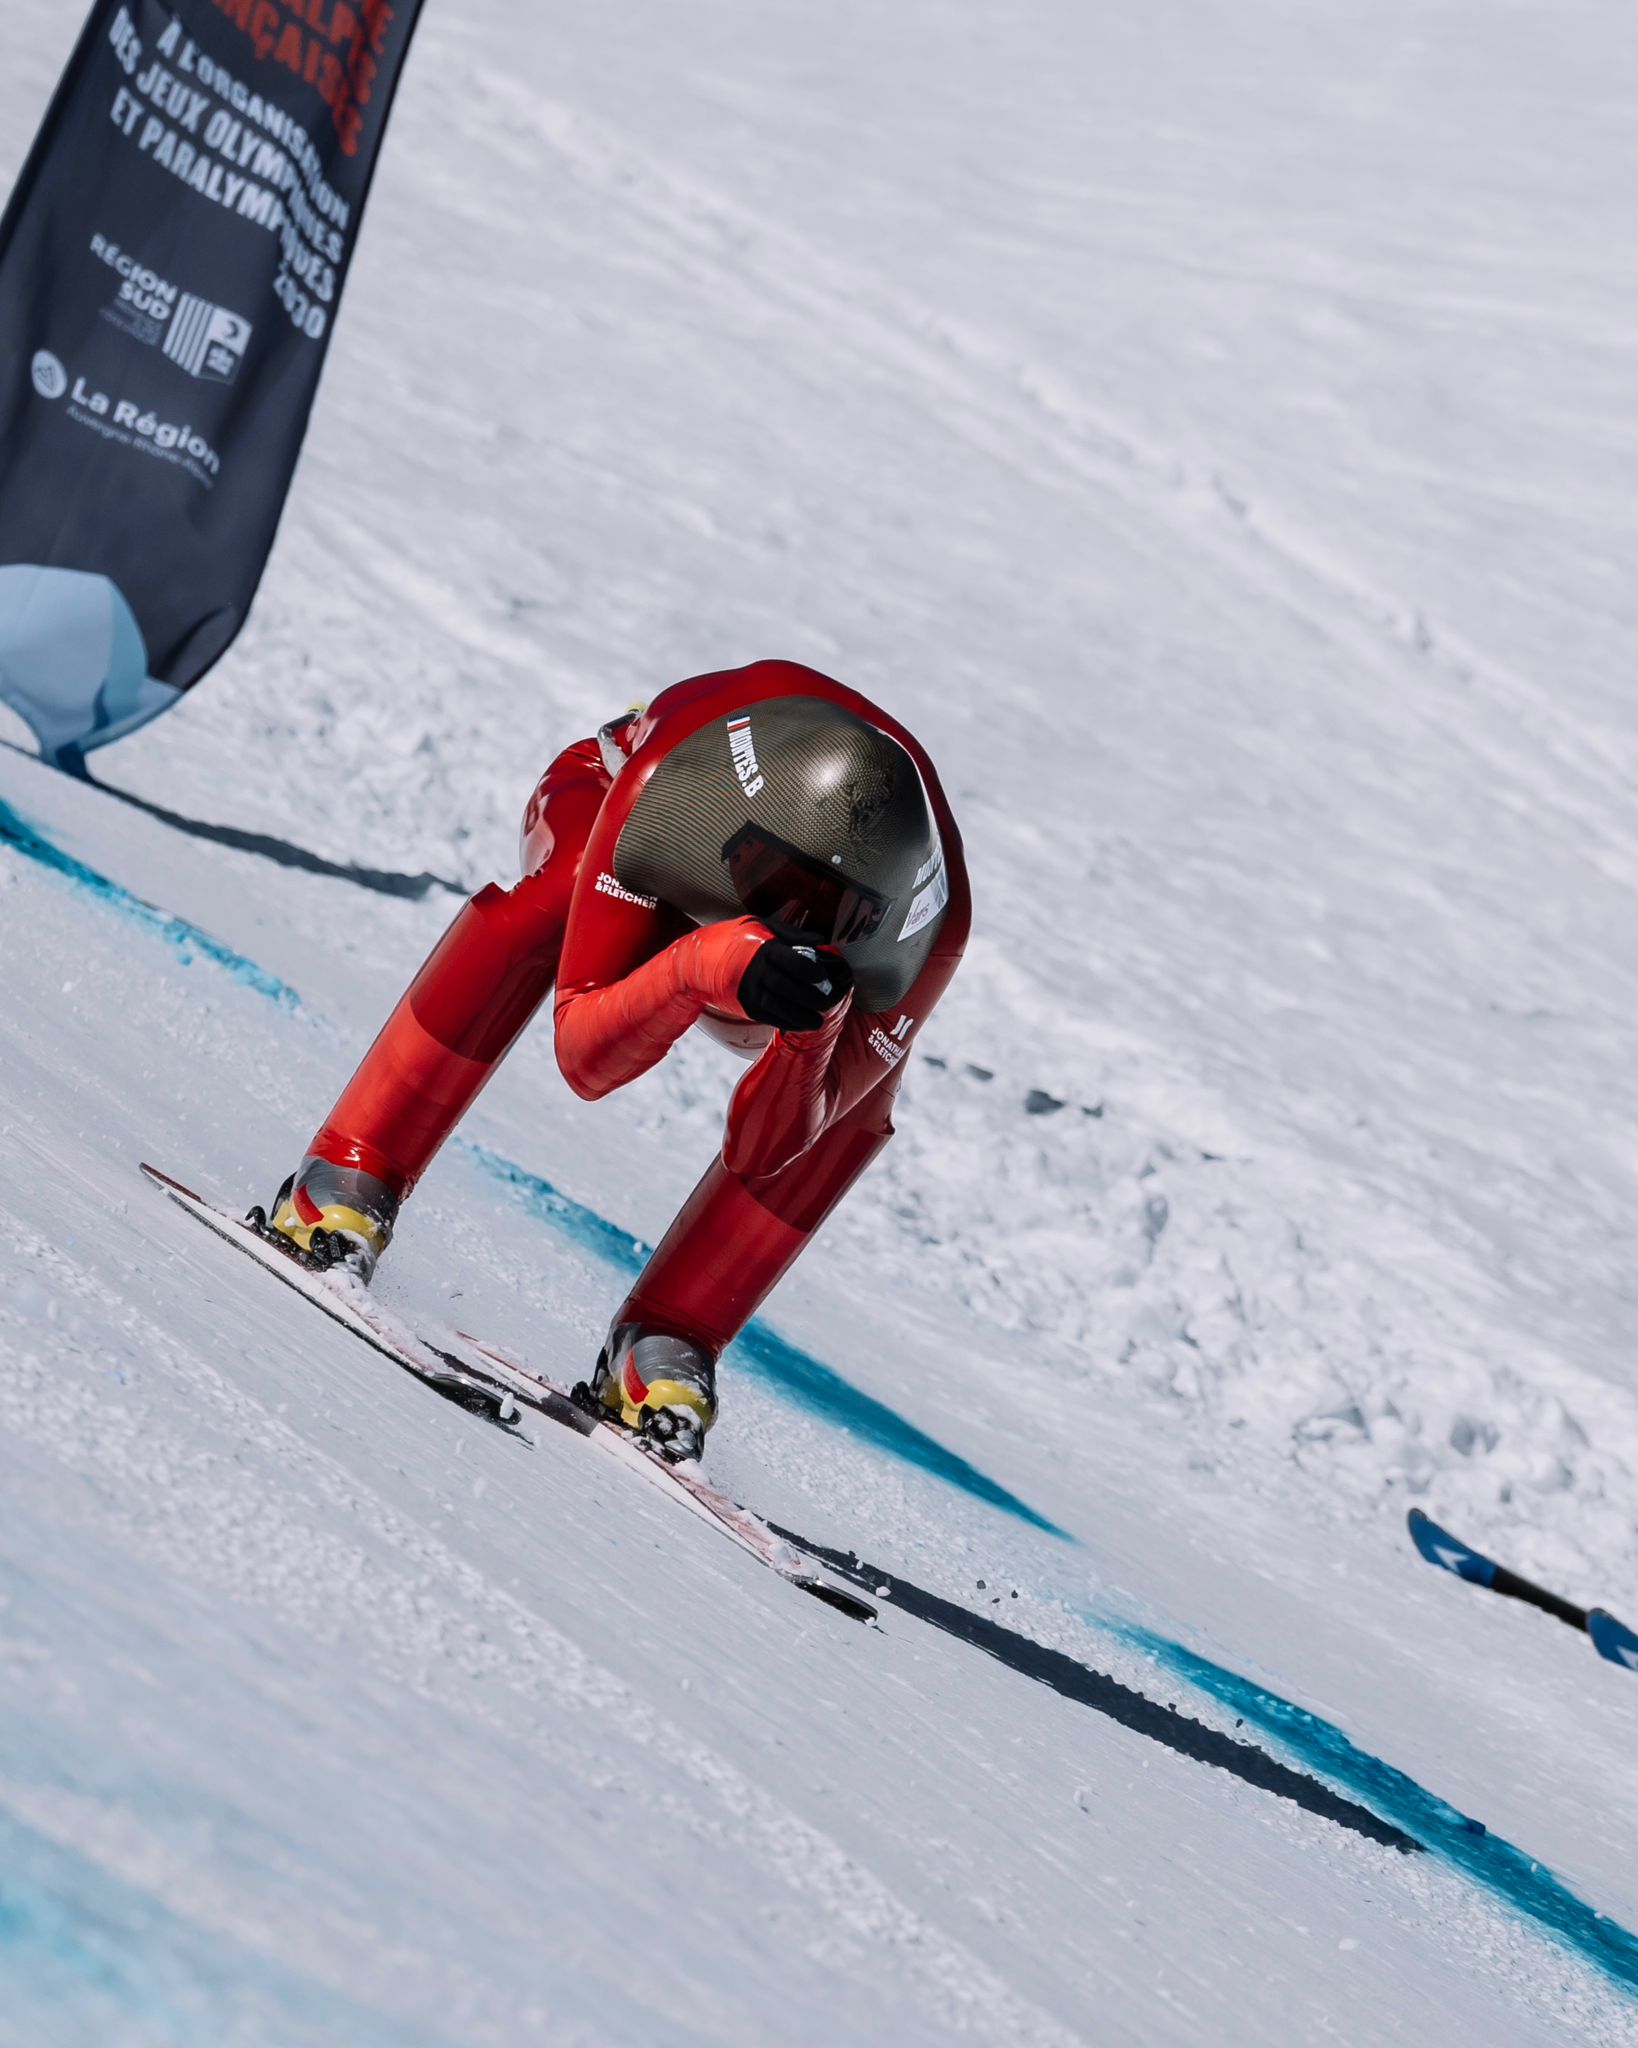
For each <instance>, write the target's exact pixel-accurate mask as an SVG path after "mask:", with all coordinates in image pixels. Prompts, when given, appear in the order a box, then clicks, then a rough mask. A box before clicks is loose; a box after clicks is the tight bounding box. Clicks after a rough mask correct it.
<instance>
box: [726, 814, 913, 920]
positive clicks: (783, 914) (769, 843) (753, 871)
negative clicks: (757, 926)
mask: <svg viewBox="0 0 1638 2048" xmlns="http://www.w3.org/2000/svg"><path fill="white" fill-rule="evenodd" d="M722 859H723V865H724V866H725V867H726V868H727V870H728V876H729V880H730V881H731V882H732V883H733V885H734V894H735V895H736V896H737V897H738V898H739V900H740V902H741V903H743V904H744V906H745V908H746V909H747V910H748V911H749V912H750V914H751V916H752V917H759V918H761V920H762V922H763V923H764V924H768V925H773V926H775V927H783V928H784V929H785V930H786V931H798V932H801V933H803V934H804V935H805V936H806V937H808V938H811V939H813V940H815V941H816V942H817V943H818V944H819V945H821V946H853V945H857V944H858V943H859V942H860V940H862V939H868V938H870V937H871V936H872V935H873V934H874V933H875V932H877V931H879V930H880V929H881V924H882V920H883V919H884V918H885V917H886V915H887V913H888V909H889V907H890V906H889V903H888V899H887V898H886V897H885V896H878V895H877V894H876V892H875V891H874V890H873V889H861V888H860V887H859V886H858V884H857V883H855V882H850V881H849V880H848V879H847V877H846V876H845V875H843V874H842V873H841V871H840V870H839V869H836V868H828V867H826V866H825V864H824V862H823V861H819V860H815V859H814V858H813V856H812V855H811V854H806V853H803V852H802V851H801V850H800V849H799V848H797V847H794V846H787V845H786V843H785V841H784V840H783V839H775V838H774V837H773V835H772V833H769V832H764V831H763V829H762V827H761V826H760V825H746V826H744V827H743V828H742V829H741V830H740V831H738V832H736V833H735V834H734V836H733V838H732V839H730V840H729V842H728V844H727V845H726V846H725V847H724V848H723V849H722Z"/></svg>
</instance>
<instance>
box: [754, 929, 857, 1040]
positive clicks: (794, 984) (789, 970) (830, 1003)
mask: <svg viewBox="0 0 1638 2048" xmlns="http://www.w3.org/2000/svg"><path fill="white" fill-rule="evenodd" d="M852 986H853V969H852V968H851V967H849V966H848V964H847V962H846V961H845V960H844V959H843V958H842V956H841V954H840V953H830V952H823V953H820V952H815V950H814V949H813V947H811V946H790V945H787V944H786V943H785V941H784V940H783V939H769V940H768V941H767V943H766V944H765V945H761V946H758V947H757V949H756V951H755V952H754V953H753V954H752V955H751V964H750V966H749V967H747V968H746V970H745V972H744V973H743V974H742V975H741V976H740V978H739V987H738V989H737V990H736V991H735V993H736V994H737V996H738V998H739V1006H740V1008H741V1009H742V1010H743V1011H744V1012H745V1014H746V1016H747V1017H749V1018H750V1020H751V1022H752V1023H753V1024H771V1025H772V1026H773V1027H774V1029H775V1030H776V1031H817V1030H818V1029H819V1026H820V1025H821V1024H823V1023H824V1021H825V1013H826V1011H828V1010H834V1009H835V1007H836V1005H837V1004H838V1003H839V1002H841V1000H842V999H843V997H844V996H845V995H847V993H848V991H849V990H850V989H851V988H852Z"/></svg>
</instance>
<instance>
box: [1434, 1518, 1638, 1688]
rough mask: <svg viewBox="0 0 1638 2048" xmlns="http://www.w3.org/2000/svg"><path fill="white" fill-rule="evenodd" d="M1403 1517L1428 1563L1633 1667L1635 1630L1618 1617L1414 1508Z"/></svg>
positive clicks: (1636, 1662) (1637, 1661)
mask: <svg viewBox="0 0 1638 2048" xmlns="http://www.w3.org/2000/svg"><path fill="white" fill-rule="evenodd" d="M1406 1520H1407V1522H1408V1524H1409V1527H1410V1533H1411V1541H1412V1542H1413V1543H1414V1544H1415V1545H1416V1547H1417V1549H1418V1550H1419V1551H1420V1552H1421V1553H1422V1555H1423V1556H1424V1557H1425V1558H1426V1559H1427V1561H1428V1563H1429V1564H1433V1565H1437V1566H1438V1567H1439V1569H1440V1570H1441V1571H1446V1572H1451V1573H1453V1574H1454V1575H1455V1576H1456V1577H1457V1578H1458V1579H1466V1580H1467V1582H1468V1584H1469V1585H1473V1586H1486V1587H1488V1588H1489V1590H1490V1591H1491V1592H1492V1593H1500V1594H1502V1595H1503V1596H1504V1597H1505V1598H1506V1599H1509V1600H1522V1601H1523V1602H1524V1604H1525V1605H1526V1606H1527V1607H1539V1608H1540V1609H1541V1611H1542V1613H1543V1614H1551V1615H1553V1616H1554V1617H1555V1618H1556V1619H1557V1620H1559V1621H1562V1622H1564V1623H1565V1624H1566V1625H1567V1626H1568V1627H1570V1628H1574V1629H1579V1630H1581V1632H1582V1633H1583V1634H1584V1635H1587V1636H1590V1637H1591V1638H1592V1643H1593V1647H1594V1649H1596V1650H1597V1652H1598V1654H1599V1655H1600V1656H1601V1657H1607V1658H1608V1659H1609V1661H1610V1662H1611V1663H1612V1664H1620V1665H1624V1666H1625V1667H1626V1669H1627V1670H1629V1671H1638V1635H1635V1634H1634V1633H1633V1631H1632V1630H1631V1629H1630V1628H1628V1627H1627V1626H1626V1624H1625V1623H1624V1622H1620V1621H1617V1620H1616V1618H1615V1616H1614V1615H1613V1614H1610V1613H1607V1612H1606V1611H1605V1610H1604V1609H1603V1608H1602V1607H1593V1608H1586V1607H1577V1606H1576V1605H1575V1603H1574V1601H1572V1600H1565V1599H1563V1598H1562V1597H1561V1596H1560V1595H1559V1594H1557V1593H1552V1592H1549V1591H1548V1589H1547V1588H1546V1587H1545V1586H1538V1585H1537V1584H1536V1583H1535V1581H1534V1580H1533V1579H1526V1578H1524V1577H1522V1576H1521V1575H1520V1574H1519V1573H1518V1572H1515V1571H1509V1570H1508V1568H1507V1566H1506V1565H1504V1564H1497V1563H1496V1562H1495V1560H1494V1559H1493V1558H1489V1557H1486V1556H1485V1554H1484V1552H1483V1551H1482V1550H1475V1549H1474V1548H1473V1546H1472V1544H1470V1543H1464V1542H1463V1541H1462V1539H1461V1538H1460V1537H1459V1536H1452V1535H1451V1533H1450V1531H1449V1530H1448V1529H1441V1528H1440V1526H1439V1524H1438V1523H1437V1522H1435V1521H1433V1520H1432V1519H1431V1518H1430V1517H1429V1516H1427V1515H1425V1514H1423V1512H1422V1510H1421V1509H1420V1508H1412V1509H1411V1511H1410V1513H1409V1515H1408V1516H1407V1517H1406Z"/></svg>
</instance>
